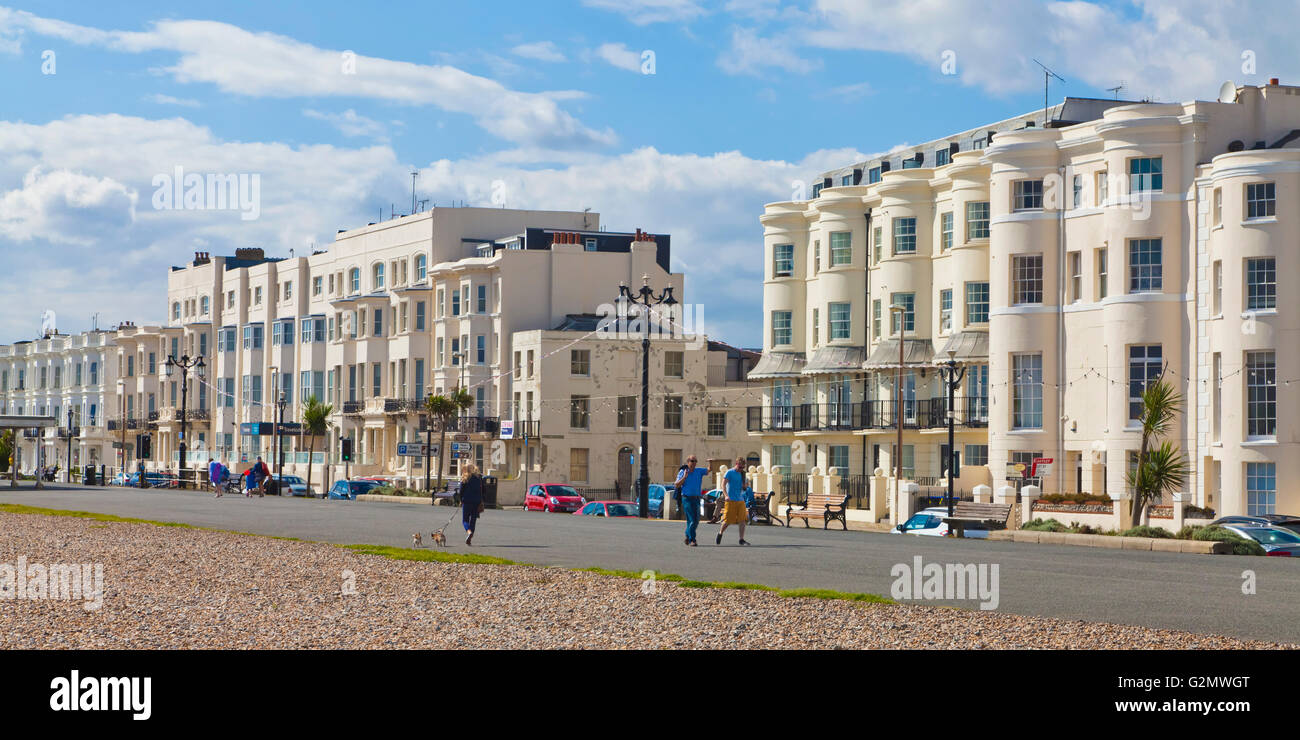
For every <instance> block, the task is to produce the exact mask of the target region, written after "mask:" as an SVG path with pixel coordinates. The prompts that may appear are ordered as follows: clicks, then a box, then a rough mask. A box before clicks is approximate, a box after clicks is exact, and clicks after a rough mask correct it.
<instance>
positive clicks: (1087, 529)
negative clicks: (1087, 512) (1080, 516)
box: [1070, 522, 1101, 534]
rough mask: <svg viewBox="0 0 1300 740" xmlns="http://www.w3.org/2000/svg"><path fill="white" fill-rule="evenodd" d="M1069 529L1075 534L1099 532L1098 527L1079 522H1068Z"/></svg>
mask: <svg viewBox="0 0 1300 740" xmlns="http://www.w3.org/2000/svg"><path fill="white" fill-rule="evenodd" d="M1070 531H1071V532H1074V533H1075V534H1101V528H1100V527H1094V526H1091V525H1088V524H1079V523H1077V522H1070Z"/></svg>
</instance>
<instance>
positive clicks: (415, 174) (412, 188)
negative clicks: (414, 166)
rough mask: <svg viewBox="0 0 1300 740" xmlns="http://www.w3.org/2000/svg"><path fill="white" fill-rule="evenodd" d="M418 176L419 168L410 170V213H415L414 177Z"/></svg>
mask: <svg viewBox="0 0 1300 740" xmlns="http://www.w3.org/2000/svg"><path fill="white" fill-rule="evenodd" d="M419 176H420V171H419V170H411V213H415V212H416V210H415V179H416V178H417V177H419Z"/></svg>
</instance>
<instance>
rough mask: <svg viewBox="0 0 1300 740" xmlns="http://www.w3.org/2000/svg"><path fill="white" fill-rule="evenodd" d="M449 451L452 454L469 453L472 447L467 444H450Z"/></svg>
mask: <svg viewBox="0 0 1300 740" xmlns="http://www.w3.org/2000/svg"><path fill="white" fill-rule="evenodd" d="M451 449H452V452H469V451H470V450H472V449H474V446H473V445H471V444H470V443H469V442H452V443H451Z"/></svg>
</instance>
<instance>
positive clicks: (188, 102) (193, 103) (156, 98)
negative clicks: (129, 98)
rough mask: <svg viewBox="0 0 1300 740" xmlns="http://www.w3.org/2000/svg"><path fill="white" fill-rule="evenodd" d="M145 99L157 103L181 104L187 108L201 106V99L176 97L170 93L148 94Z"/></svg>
mask: <svg viewBox="0 0 1300 740" xmlns="http://www.w3.org/2000/svg"><path fill="white" fill-rule="evenodd" d="M145 100H147V101H149V102H150V103H157V104H158V105H179V106H183V107H186V108H197V107H199V101H197V100H195V99H193V98H174V97H172V96H170V95H163V94H162V93H154V94H153V95H146V96H145Z"/></svg>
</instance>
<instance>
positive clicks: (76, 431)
mask: <svg viewBox="0 0 1300 740" xmlns="http://www.w3.org/2000/svg"><path fill="white" fill-rule="evenodd" d="M69 432H71V433H69ZM58 436H59V437H61V438H63V439H67V438H68V437H73V438H76V437H80V436H81V427H79V426H75V427H73V428H72V429H71V430H69V429H68V428H67V427H59V435H58Z"/></svg>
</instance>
